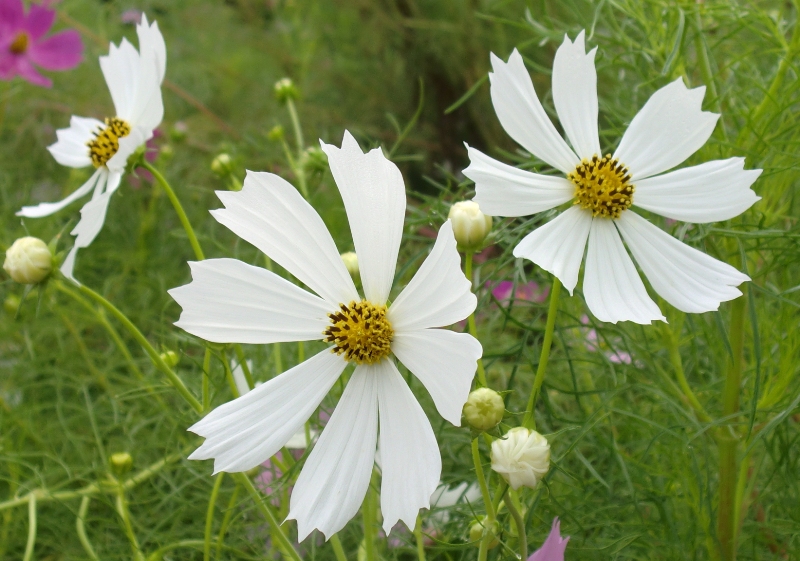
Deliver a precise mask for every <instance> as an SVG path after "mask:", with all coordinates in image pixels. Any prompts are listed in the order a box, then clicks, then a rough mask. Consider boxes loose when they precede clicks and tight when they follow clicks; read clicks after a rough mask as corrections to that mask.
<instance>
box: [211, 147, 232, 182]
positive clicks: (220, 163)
mask: <svg viewBox="0 0 800 561" xmlns="http://www.w3.org/2000/svg"><path fill="white" fill-rule="evenodd" d="M211 171H213V172H214V173H216V174H217V175H219V176H220V177H225V176H226V175H229V174H231V173H232V172H233V159H232V158H231V157H230V154H226V153H224V152H223V153H222V154H219V155H217V157H216V158H214V159H213V160H212V161H211Z"/></svg>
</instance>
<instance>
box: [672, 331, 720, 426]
mask: <svg viewBox="0 0 800 561" xmlns="http://www.w3.org/2000/svg"><path fill="white" fill-rule="evenodd" d="M661 330H662V334H663V336H664V342H665V343H666V345H667V350H668V351H669V361H670V364H672V368H673V369H674V371H675V377H676V378H677V379H678V385H679V386H680V388H681V391H682V392H683V396H684V397H685V398H686V401H687V402H688V403H689V404H690V405H691V406H692V407H693V408H694V411H695V414H696V415H697V418H698V419H699V420H701V421H702V422H704V423H710V422H711V416H710V415H709V414H708V413H706V410H705V409H704V408H703V406H702V405H701V404H700V401H699V400H698V399H697V396H696V395H695V393H694V392H693V391H692V388H691V386H689V382H688V381H687V380H686V374H685V373H684V371H683V360H682V359H681V353H680V348H679V346H678V338H677V337H676V336H675V333H674V332H673V331H672V328H671V327H670V326H669V325H667V324H666V323H664V324H662V327H661Z"/></svg>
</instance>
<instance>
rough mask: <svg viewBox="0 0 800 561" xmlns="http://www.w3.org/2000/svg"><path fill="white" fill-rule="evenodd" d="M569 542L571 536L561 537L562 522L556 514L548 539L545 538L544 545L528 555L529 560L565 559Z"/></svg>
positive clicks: (554, 560)
mask: <svg viewBox="0 0 800 561" xmlns="http://www.w3.org/2000/svg"><path fill="white" fill-rule="evenodd" d="M568 543H569V536H567V537H566V538H562V537H561V522H560V521H559V520H558V517H557V516H556V517H555V518H553V526H552V528H550V534H549V535H548V536H547V539H546V540H544V543H543V544H542V547H540V548H539V549H537V550H536V551H534V552H533V554H532V555H531V556H530V557H528V561H564V550H566V549H567V544H568Z"/></svg>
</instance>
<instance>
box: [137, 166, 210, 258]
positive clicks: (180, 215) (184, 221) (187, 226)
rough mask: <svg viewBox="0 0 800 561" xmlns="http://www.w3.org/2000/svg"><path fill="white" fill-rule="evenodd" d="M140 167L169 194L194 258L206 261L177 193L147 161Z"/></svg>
mask: <svg viewBox="0 0 800 561" xmlns="http://www.w3.org/2000/svg"><path fill="white" fill-rule="evenodd" d="M140 165H141V166H142V167H143V168H145V169H146V170H147V171H149V172H150V173H152V174H153V177H155V178H156V181H158V183H159V184H160V185H161V187H162V188H163V189H164V191H165V192H166V193H167V197H169V201H170V202H171V203H172V206H173V208H174V209H175V213H176V214H177V215H178V220H180V221H181V225H182V226H183V229H184V230H185V231H186V235H187V236H188V237H189V244H190V245H191V246H192V250H193V251H194V256H195V257H196V258H197V260H198V261H202V260H203V259H205V256H204V255H203V250H202V248H201V247H200V242H198V241H197V236H196V235H195V233H194V229H193V228H192V224H191V222H189V218H188V217H187V216H186V212H185V211H184V210H183V206H182V205H181V201H180V200H179V199H178V196H177V195H176V194H175V191H173V190H172V187H171V186H170V184H169V183H168V182H167V180H166V179H165V178H164V176H163V175H161V172H159V171H158V170H157V169H156V168H154V167H153V166H152V164H150V162H148V161H147V160H146V159H144V158H142V161H141V162H140Z"/></svg>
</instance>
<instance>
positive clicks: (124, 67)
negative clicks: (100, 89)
mask: <svg viewBox="0 0 800 561" xmlns="http://www.w3.org/2000/svg"><path fill="white" fill-rule="evenodd" d="M100 68H101V70H102V71H103V76H104V77H105V79H106V85H108V91H109V92H110V93H111V99H112V101H113V102H114V109H115V110H116V113H117V117H120V118H121V119H125V120H126V121H128V120H129V119H130V116H131V114H132V113H133V109H134V103H135V100H136V92H137V90H138V88H139V79H140V75H139V69H140V66H139V53H138V52H137V51H136V49H135V48H134V46H133V45H131V44H130V43H129V42H128V40H127V39H123V40H122V42H121V43H120V45H119V47H117V46H116V45H115V44H114V43H111V44H110V45H109V50H108V55H106V56H101V57H100Z"/></svg>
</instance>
